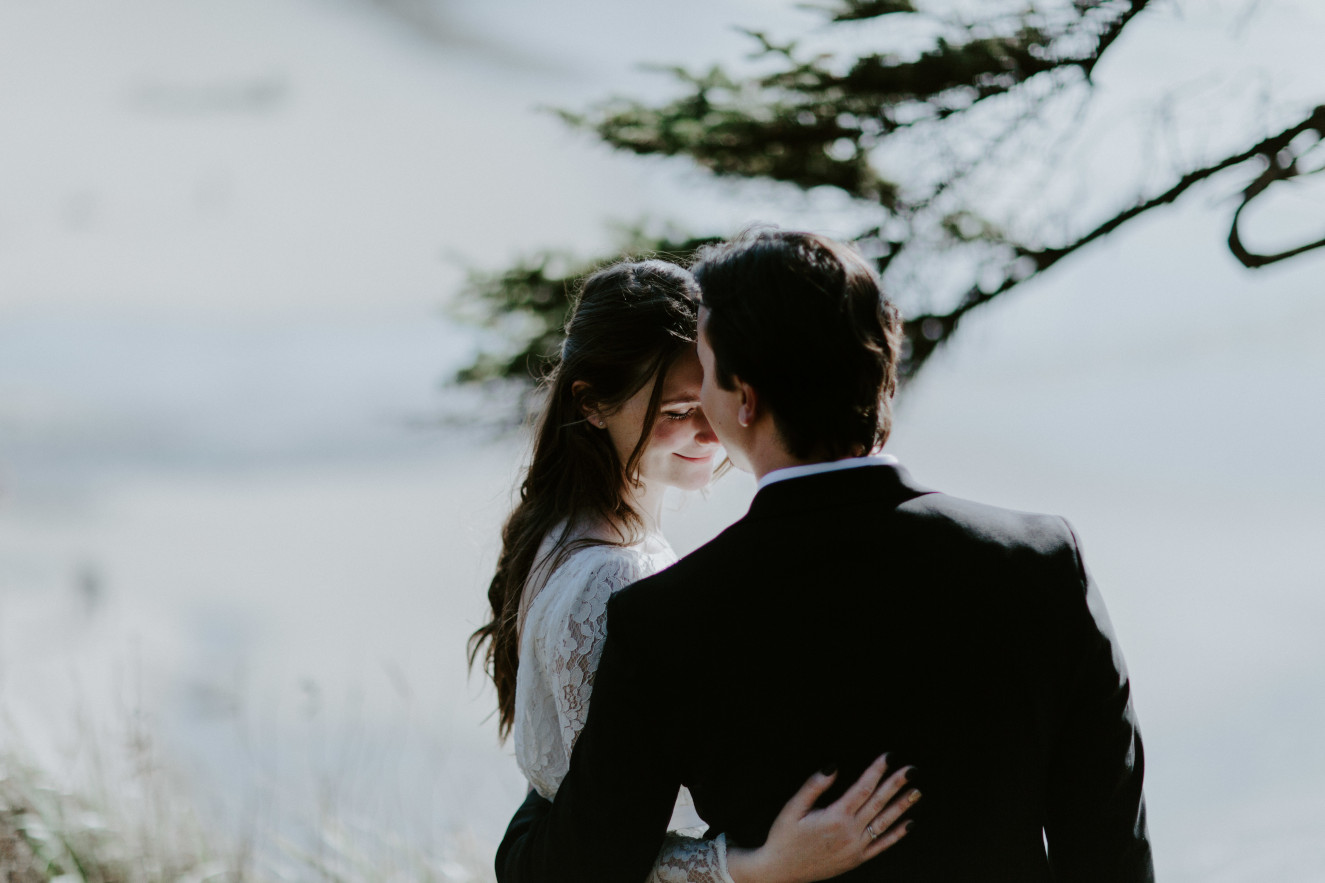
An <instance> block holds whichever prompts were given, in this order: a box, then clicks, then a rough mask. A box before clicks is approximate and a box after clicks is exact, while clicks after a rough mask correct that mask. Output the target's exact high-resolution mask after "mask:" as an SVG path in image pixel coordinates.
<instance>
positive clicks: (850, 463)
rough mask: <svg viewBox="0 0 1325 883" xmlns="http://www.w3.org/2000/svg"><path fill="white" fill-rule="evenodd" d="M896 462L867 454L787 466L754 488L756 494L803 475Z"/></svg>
mask: <svg viewBox="0 0 1325 883" xmlns="http://www.w3.org/2000/svg"><path fill="white" fill-rule="evenodd" d="M897 465H898V460H897V458H896V457H894V456H893V455H892V454H869V455H867V456H864V457H846V458H844V459H841V460H827V461H825V462H823V463H807V464H806V465H804V466H787V467H785V468H783V469H774V470H773V471H772V472H768V473H765V474H764V477H763V478H761V479H759V484H758V485H757V486H756V488H755V492H756V493H758V492H759V491H762V490H763V489H764V488H766V487H768V486H769V485H770V484H773V483H774V482H778V481H785V480H787V479H788V478H800V477H802V476H805V475H818V474H819V473H820V472H837V471H838V470H839V469H855V468H857V467H859V466H897Z"/></svg>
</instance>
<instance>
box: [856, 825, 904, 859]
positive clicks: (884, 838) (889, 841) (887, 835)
mask: <svg viewBox="0 0 1325 883" xmlns="http://www.w3.org/2000/svg"><path fill="white" fill-rule="evenodd" d="M913 827H915V822H904V823H902V824H900V825H893V826H892V827H891V828H889V829H888V830H887V831H885V832H884V833H882V834H880V835H879V836H878V837H875V838H874V839H873V840H871V841H870V842H869V845H868V846H866V847H865V861H869V860H870V859H872V858H874V857H875V856H876V855H878V854H879V853H881V852H883V851H884V850H885V849H887V848H888V847H890V846H892V845H893V844H894V843H896V842H897V841H898V840H901V839H902V838H903V837H905V836H906V835H907V834H909V833H910V832H911V829H912V828H913ZM874 830H876V831H877V830H879V829H878V828H875V829H874Z"/></svg>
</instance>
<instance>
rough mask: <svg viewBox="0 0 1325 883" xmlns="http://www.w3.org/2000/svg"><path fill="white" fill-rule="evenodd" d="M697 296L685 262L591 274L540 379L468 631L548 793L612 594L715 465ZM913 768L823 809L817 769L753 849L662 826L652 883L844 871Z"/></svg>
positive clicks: (583, 707)
mask: <svg viewBox="0 0 1325 883" xmlns="http://www.w3.org/2000/svg"><path fill="white" fill-rule="evenodd" d="M698 294H699V290H698V287H697V285H696V283H695V281H694V279H693V278H692V277H691V276H690V274H689V273H688V272H687V271H686V270H684V269H682V268H681V267H678V266H676V265H674V264H669V263H665V262H663V261H656V260H651V261H643V262H638V263H619V264H615V265H613V266H610V267H608V268H606V269H604V270H601V271H599V272H597V273H595V274H594V275H592V276H590V277H589V278H588V279H587V280H586V281H585V283H584V286H583V290H582V292H581V294H580V297H579V299H578V302H577V304H576V306H575V309H574V311H573V313H572V315H571V318H570V320H569V322H568V323H567V326H566V339H565V341H564V343H563V344H562V347H561V354H560V359H559V360H558V362H557V364H556V365H555V366H554V368H553V369H552V371H551V373H550V375H549V376H548V377H547V379H546V380H545V393H546V399H545V402H544V406H543V411H542V415H541V418H540V419H539V421H538V424H537V427H536V430H535V438H534V449H533V458H532V461H531V462H530V464H529V468H528V472H527V475H526V477H525V480H524V483H523V484H522V486H521V488H520V499H519V502H518V504H517V505H516V506H515V509H514V511H512V512H511V514H510V516H509V518H508V519H507V521H506V524H505V527H504V528H503V530H502V550H501V554H500V556H499V558H498V560H497V570H496V574H495V575H494V576H493V578H492V583H491V586H490V587H489V589H488V600H489V601H490V602H491V605H492V620H491V621H490V622H488V623H487V624H486V625H484V626H483V627H482V628H480V629H478V630H477V631H476V632H475V633H474V635H473V637H472V638H471V639H470V663H471V665H472V664H473V663H474V662H475V661H476V660H477V659H478V658H479V657H480V655H481V656H482V658H483V661H484V663H485V667H486V669H487V671H488V673H489V674H490V675H491V677H492V679H493V681H494V683H495V684H496V688H497V699H498V720H499V726H498V730H499V733H500V735H501V736H502V738H503V739H504V738H505V737H506V736H508V735H513V736H514V739H515V755H516V760H517V761H518V763H519V765H520V768H521V770H522V771H523V773H524V774H525V777H526V778H527V779H528V780H529V783H530V785H531V787H532V789H533V790H535V791H537V792H538V793H539V794H540V795H541V796H543V797H545V798H547V799H549V800H550V799H552V798H553V797H555V796H556V793H557V788H558V786H559V785H560V784H561V780H562V779H563V778H564V777H565V775H566V771H567V769H568V767H569V761H570V754H571V749H572V748H573V747H574V744H575V740H576V738H577V736H578V735H579V732H580V729H581V728H582V727H583V726H584V721H585V716H586V714H587V712H588V707H589V702H590V696H591V693H592V690H593V679H594V670H595V668H596V667H597V664H598V660H599V657H600V654H601V652H602V643H603V639H604V636H605V635H606V622H605V619H606V608H607V601H608V598H609V597H611V595H612V593H613V592H616V591H618V590H619V589H622V588H624V587H625V586H627V585H629V584H631V583H632V582H635V581H636V580H639V579H642V578H643V577H646V576H649V575H650V574H653V573H656V572H657V571H659V570H661V569H663V568H665V567H667V566H669V565H671V564H672V563H673V562H675V561H676V555H675V554H674V553H673V552H672V549H671V547H670V546H669V545H668V544H667V540H666V539H664V538H663V535H662V534H661V533H660V531H659V528H658V520H659V514H660V510H661V507H662V501H663V494H664V492H665V490H666V489H667V488H668V487H675V488H680V489H683V490H695V489H698V488H702V487H704V486H705V485H706V484H707V483H708V482H709V480H710V479H711V477H712V474H713V466H714V460H715V458H716V456H717V455H718V453H719V448H718V439H717V436H716V435H714V433H713V430H712V429H711V428H710V426H709V424H708V421H707V420H706V419H705V418H704V414H703V412H702V411H701V410H700V406H699V388H700V383H701V381H702V380H703V373H702V370H701V368H700V365H699V360H698V357H697V356H696V353H695V346H694V341H695V334H696V330H695V329H696V314H697V309H698ZM677 658H678V662H683V660H684V647H683V646H681V645H680V644H679V643H678V647H677ZM690 695H691V697H692V698H693V701H694V711H695V712H696V713H698V711H699V709H700V708H701V707H702V704H703V703H704V702H709V701H721V696H720V694H717V693H716V691H715V693H712V694H710V695H708V696H704V695H702V694H701V688H699V687H694V688H692V689H691V691H690ZM664 701H665V699H664V697H661V696H660V697H658V702H659V711H660V713H662V712H663V710H664V709H663V703H664ZM666 701H672V702H674V701H675V697H666ZM910 772H911V771H910V769H909V768H903V769H900V770H896V771H892V772H891V773H890V774H887V770H886V759H885V758H879V759H878V760H877V761H875V763H874V764H873V765H872V766H871V767H870V768H869V769H868V770H866V771H865V773H864V774H863V775H862V776H861V778H860V779H859V780H858V781H857V782H856V783H855V784H854V785H852V786H851V787H850V788H848V789H847V790H846V791H845V792H844V793H843V795H842V796H841V797H839V798H838V799H837V801H836V802H834V803H832V804H831V805H829V806H827V807H824V808H822V809H817V808H815V803H816V801H817V800H818V798H820V797H821V796H822V795H823V794H824V793H825V792H826V791H827V790H828V789H829V787H831V785H832V783H833V781H834V779H835V775H834V774H833V772H832V771H831V770H825V771H824V772H822V773H819V774H816V775H814V776H811V777H810V779H809V781H807V782H806V783H805V785H804V786H803V787H802V788H801V790H800V791H799V792H798V793H797V794H796V795H794V796H793V797H792V798H791V800H790V801H789V802H788V803H787V805H786V806H785V808H784V809H783V810H782V812H781V814H780V815H779V816H778V818H777V820H776V821H775V822H774V824H773V826H772V828H771V829H770V831H769V836H768V839H767V840H766V841H765V842H764V843H763V844H762V845H759V846H758V847H755V848H742V847H740V846H738V845H737V844H734V843H729V842H727V840H726V838H725V836H724V835H719V836H718V837H717V838H716V839H712V840H706V839H702V838H699V837H692V836H687V835H685V834H683V833H678V832H676V831H672V832H669V833H668V834H667V836H666V838H665V840H664V843H663V848H662V851H661V852H660V854H659V856H658V859H657V862H656V863H655V866H654V869H653V873H652V874H651V876H650V878H649V879H650V881H653V883H683V881H692V883H774V881H776V883H782V881H786V883H809V881H814V880H822V879H826V878H828V877H832V876H836V875H837V874H841V873H844V872H845V871H848V870H850V869H852V868H854V867H856V866H857V865H859V864H861V863H863V862H864V861H866V860H868V859H870V858H873V857H874V856H875V855H878V854H879V853H880V852H882V851H883V850H885V849H887V848H888V847H889V846H891V845H892V844H894V843H895V842H897V841H898V840H899V839H901V837H902V836H904V835H905V833H906V830H907V829H908V828H909V826H910V824H911V823H909V822H907V823H904V824H899V818H900V817H901V815H902V814H903V813H904V812H905V811H906V810H907V809H908V808H909V807H910V806H911V805H912V804H913V803H914V802H915V801H916V800H917V799H918V798H919V796H920V795H919V792H918V791H916V790H915V789H914V788H905V783H906V781H907V776H908V773H910ZM885 774H887V775H886V778H885ZM686 797H687V795H686V794H685V790H684V789H682V795H681V801H680V802H684V801H685V799H686Z"/></svg>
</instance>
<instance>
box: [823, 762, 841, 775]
mask: <svg viewBox="0 0 1325 883" xmlns="http://www.w3.org/2000/svg"><path fill="white" fill-rule="evenodd" d="M819 772H821V773H823V774H824V775H825V776H831V775H832V774H833V773H835V772H837V764H835V763H830V764H828V765H827V766H826V767H824V768H822V769H821V770H819Z"/></svg>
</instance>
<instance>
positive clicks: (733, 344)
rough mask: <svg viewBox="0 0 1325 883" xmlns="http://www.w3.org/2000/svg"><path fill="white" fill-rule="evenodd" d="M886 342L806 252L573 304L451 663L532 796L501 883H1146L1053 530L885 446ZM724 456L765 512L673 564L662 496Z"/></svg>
mask: <svg viewBox="0 0 1325 883" xmlns="http://www.w3.org/2000/svg"><path fill="white" fill-rule="evenodd" d="M900 343H901V328H900V322H899V320H898V317H897V313H896V310H895V309H894V307H893V306H892V305H891V304H890V303H889V302H888V301H887V299H886V298H885V297H884V295H883V292H882V291H881V289H880V284H879V279H878V277H877V275H876V274H875V272H874V270H873V269H872V268H871V267H870V266H869V265H868V263H867V262H866V261H865V260H864V259H863V258H861V257H860V256H859V255H858V254H856V253H855V252H854V251H852V250H851V249H850V248H849V247H847V246H845V245H842V244H840V243H836V242H833V241H831V240H828V239H826V238H823V237H821V236H816V235H813V234H807V233H794V232H785V231H762V232H756V233H752V234H748V235H745V236H743V237H741V238H738V239H736V240H734V241H731V242H728V243H723V244H721V245H717V246H712V247H709V248H708V249H706V250H705V251H703V252H701V253H700V254H699V255H698V257H697V260H696V262H695V264H694V266H693V267H692V268H691V269H690V271H686V270H684V269H682V268H680V267H677V266H674V265H672V264H667V263H664V262H661V261H644V262H639V263H622V264H617V265H614V266H611V267H608V268H606V269H604V270H601V271H599V272H598V273H596V274H594V275H593V276H591V277H590V278H589V279H588V280H587V281H586V282H585V284H584V287H583V291H582V293H581V295H580V297H579V300H578V302H577V305H576V307H575V310H574V312H573V314H572V316H571V319H570V320H569V322H568V324H567V328H566V339H565V343H564V344H563V346H562V351H561V358H560V360H559V361H558V363H557V365H556V366H555V368H554V370H553V372H552V374H551V375H550V377H549V379H548V381H547V384H548V388H547V399H546V403H545V405H544V411H543V414H542V417H541V419H540V422H539V425H538V427H537V430H536V436H535V442H534V452H533V459H532V462H531V464H530V466H529V471H528V474H527V476H526V478H525V481H524V483H523V485H522V487H521V493H520V499H519V502H518V504H517V505H516V507H515V510H514V511H513V512H512V514H511V515H510V517H509V519H508V521H507V522H506V525H505V527H504V529H503V533H502V551H501V555H500V557H499V559H498V564H497V572H496V574H495V576H494V577H493V580H492V584H491V588H490V589H489V593H488V594H489V600H490V601H491V604H492V620H491V622H489V623H488V624H487V625H485V626H484V627H483V628H481V629H479V631H478V632H476V633H475V636H474V639H473V641H472V642H471V653H472V654H475V655H482V656H483V658H484V660H485V661H486V662H487V665H488V670H489V671H490V672H491V674H492V676H493V678H494V680H495V682H496V687H497V694H498V698H499V719H500V723H501V731H502V734H503V735H506V734H511V735H513V736H514V742H515V753H516V758H517V760H518V762H519V764H520V766H521V769H522V770H523V772H524V773H525V775H526V777H527V778H528V780H529V782H530V785H531V792H530V795H529V797H528V799H527V800H526V801H525V803H524V805H523V806H522V807H521V808H520V810H519V811H518V812H517V813H516V815H515V818H514V819H513V820H512V822H511V825H510V827H509V829H508V830H507V832H506V836H505V838H504V840H503V841H502V844H501V846H500V848H499V849H498V853H497V876H498V880H499V881H501V883H544V881H549V883H563V881H564V883H599V881H601V883H617V881H621V883H639V881H645V880H651V881H659V883H673V881H675V883H681V881H694V883H804V881H814V880H824V879H830V878H838V877H841V879H844V880H861V881H865V880H870V881H886V883H904V881H921V880H924V881H991V880H1009V881H1011V880H1015V881H1051V880H1055V881H1141V880H1152V879H1153V876H1154V872H1153V869H1152V862H1151V853H1150V846H1149V842H1148V839H1147V832H1146V821H1145V804H1144V800H1143V797H1142V775H1143V765H1144V764H1143V754H1142V746H1141V737H1140V733H1139V731H1138V729H1137V724H1136V718H1135V715H1134V713H1133V710H1132V705H1131V701H1130V686H1129V682H1128V677H1127V671H1126V668H1125V667H1124V665H1123V660H1122V656H1121V654H1120V651H1119V648H1118V645H1117V642H1116V639H1115V637H1114V634H1113V631H1112V627H1111V626H1110V624H1109V621H1108V618H1107V615H1106V613H1105V611H1104V607H1103V603H1102V601H1101V599H1100V596H1099V593H1098V590H1097V589H1096V587H1095V586H1094V584H1093V583H1092V581H1091V578H1090V576H1089V574H1088V572H1087V570H1086V567H1085V565H1084V563H1083V561H1082V558H1081V553H1080V549H1079V546H1078V542H1077V538H1076V536H1075V535H1074V534H1073V531H1072V528H1071V527H1070V526H1068V524H1067V523H1066V522H1064V521H1063V520H1062V519H1060V518H1056V517H1051V516H1045V515H1031V514H1026V513H1019V512H1012V511H1008V510H1005V509H997V508H994V507H990V506H985V505H981V504H978V503H972V502H969V501H966V500H961V499H957V498H955V497H950V496H947V495H945V494H942V493H937V492H935V491H932V490H929V489H927V488H924V487H922V486H920V485H918V484H916V483H915V482H914V481H913V480H912V478H911V477H910V475H909V474H908V473H907V472H906V470H905V469H903V468H902V467H901V466H900V464H898V463H897V461H896V460H895V459H894V458H892V457H890V456H888V455H886V454H882V453H880V452H879V451H880V449H881V448H882V446H883V444H884V442H885V441H886V440H887V437H888V432H889V428H890V425H891V408H890V401H891V398H892V394H893V391H894V389H895V386H896V366H897V358H898V350H899V346H900ZM719 443H720V444H721V446H722V450H723V451H725V454H726V456H727V458H728V459H729V460H730V461H731V463H732V464H734V465H735V466H736V467H737V468H740V469H743V470H746V471H749V472H751V473H753V474H754V475H755V477H756V478H757V479H758V491H757V492H756V494H755V497H754V500H753V502H752V503H751V504H750V509H749V512H748V513H747V514H746V515H745V516H744V517H743V518H741V519H740V520H739V521H737V522H736V523H735V524H733V525H732V526H731V527H729V528H727V529H726V530H725V531H724V532H723V533H721V534H720V535H719V536H718V537H717V538H716V539H714V540H712V541H711V542H710V543H708V544H707V545H705V546H703V547H701V548H700V549H698V550H696V551H695V552H693V553H692V554H690V555H688V556H686V557H685V558H684V559H682V560H680V561H677V560H676V557H675V555H674V554H673V553H672V551H671V549H670V547H669V546H668V545H667V542H666V540H665V539H664V538H663V537H662V535H661V534H660V532H659V530H658V516H659V511H660V507H661V502H662V495H663V493H664V491H665V489H666V488H667V487H678V488H683V489H696V488H700V487H703V486H704V485H705V484H707V482H708V481H709V480H710V478H711V476H712V473H713V468H714V461H715V457H716V456H717V454H718V451H719V447H718V445H719ZM686 789H688V792H689V794H690V795H692V797H693V802H694V808H695V810H696V811H697V812H698V814H699V816H700V817H702V819H703V820H704V822H705V823H706V824H707V826H708V829H707V832H706V833H704V834H703V836H686V835H685V834H684V833H679V832H676V831H668V822H669V819H670V818H671V817H672V814H673V809H674V805H675V804H676V803H677V801H678V793H681V794H684V793H685V790H686ZM922 794H923V799H922V797H921V795H922Z"/></svg>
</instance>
